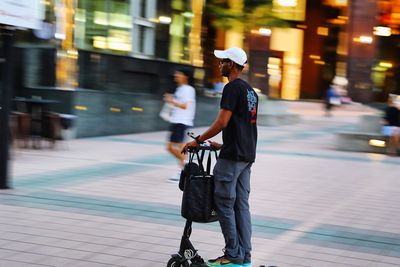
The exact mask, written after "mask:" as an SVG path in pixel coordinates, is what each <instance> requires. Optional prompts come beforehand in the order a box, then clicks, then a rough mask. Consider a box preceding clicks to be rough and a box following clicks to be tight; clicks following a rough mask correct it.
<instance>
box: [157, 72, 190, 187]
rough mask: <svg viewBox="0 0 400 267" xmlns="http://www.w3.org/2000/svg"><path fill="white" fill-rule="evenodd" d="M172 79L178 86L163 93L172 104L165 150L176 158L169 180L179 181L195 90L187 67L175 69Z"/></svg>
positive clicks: (165, 98)
mask: <svg viewBox="0 0 400 267" xmlns="http://www.w3.org/2000/svg"><path fill="white" fill-rule="evenodd" d="M174 80H175V82H176V83H177V85H178V87H177V88H176V90H175V93H174V94H173V95H172V94H165V95H164V101H165V102H166V103H169V104H170V105H171V106H172V110H171V116H170V126H169V131H170V136H169V141H168V143H167V150H168V151H169V152H170V153H171V154H172V155H173V156H174V157H175V158H177V159H178V162H179V172H178V173H176V174H175V176H173V177H171V178H170V179H169V181H171V182H179V177H180V171H181V170H182V168H183V166H184V161H185V155H183V154H182V153H181V151H182V148H183V147H184V142H185V136H186V135H185V133H186V132H187V129H188V128H189V127H192V126H193V120H194V116H195V112H196V91H195V89H194V88H193V87H192V86H191V85H190V83H191V81H192V72H191V71H190V70H188V69H178V70H176V71H175V74H174Z"/></svg>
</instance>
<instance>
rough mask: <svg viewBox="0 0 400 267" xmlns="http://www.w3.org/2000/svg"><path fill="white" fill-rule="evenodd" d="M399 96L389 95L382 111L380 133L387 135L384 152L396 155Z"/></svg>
mask: <svg viewBox="0 0 400 267" xmlns="http://www.w3.org/2000/svg"><path fill="white" fill-rule="evenodd" d="M399 102H400V97H399V96H397V95H392V94H391V95H389V99H388V106H387V107H386V109H385V113H384V117H383V118H384V126H383V127H382V134H383V135H385V136H387V137H388V142H387V144H386V153H387V154H388V155H391V156H396V155H397V150H398V149H399V148H400V110H399Z"/></svg>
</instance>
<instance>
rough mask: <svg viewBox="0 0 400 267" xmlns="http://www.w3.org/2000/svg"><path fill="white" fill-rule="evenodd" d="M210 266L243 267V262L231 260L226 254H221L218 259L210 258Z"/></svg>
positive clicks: (208, 263)
mask: <svg viewBox="0 0 400 267" xmlns="http://www.w3.org/2000/svg"><path fill="white" fill-rule="evenodd" d="M207 265H208V266H229V267H242V266H243V265H242V264H238V263H234V262H231V261H230V260H229V259H227V258H226V256H225V255H224V256H221V257H218V258H216V259H212V260H208V262H207Z"/></svg>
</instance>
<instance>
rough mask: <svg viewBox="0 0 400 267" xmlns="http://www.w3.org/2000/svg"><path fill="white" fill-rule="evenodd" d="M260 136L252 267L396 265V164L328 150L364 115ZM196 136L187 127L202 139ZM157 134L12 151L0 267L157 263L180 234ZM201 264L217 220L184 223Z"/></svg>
mask: <svg viewBox="0 0 400 267" xmlns="http://www.w3.org/2000/svg"><path fill="white" fill-rule="evenodd" d="M290 110H291V111H292V112H297V113H300V114H301V115H302V118H303V121H302V122H301V123H299V124H296V125H292V126H280V127H259V145H258V154H257V162H256V164H255V165H254V167H253V172H252V194H251V207H252V216H253V262H254V266H259V265H262V264H263V265H265V266H272V265H273V266H279V267H286V266H313V267H324V266H363V267H364V266H371V267H372V266H382V267H384V266H399V265H400V225H399V221H400V207H399V205H398V203H400V180H399V177H400V176H399V171H400V165H399V164H400V159H399V158H393V157H387V156H385V155H376V154H363V153H349V152H340V151H335V150H333V142H334V140H335V137H334V132H335V131H339V130H346V129H350V128H351V127H352V126H353V124H354V122H356V121H357V119H358V117H359V116H360V115H362V114H369V113H371V112H372V111H371V110H369V109H367V108H364V107H360V106H356V107H353V106H351V107H346V108H343V109H341V110H337V111H336V112H335V115H334V117H330V118H327V117H324V116H322V110H321V106H320V105H319V104H312V103H301V102H293V103H290ZM202 130H203V129H195V132H197V133H200V132H201V131H202ZM165 137H166V132H152V133H145V134H133V135H124V136H107V137H98V138H87V139H77V140H70V141H68V143H62V144H61V143H60V144H59V145H58V147H57V148H56V149H53V150H49V149H43V150H17V151H15V153H14V160H13V161H12V185H13V187H14V189H11V190H3V191H0V266H1V267H12V266H18V267H22V266H68V267H79V266H82V267H92V266H93V267H94V266H96V267H98V266H127V267H128V266H129V267H131V266H132V267H162V266H166V263H167V261H168V260H169V258H170V254H173V253H176V252H177V250H178V247H179V242H180V237H181V235H182V230H183V227H184V223H185V221H184V219H183V218H182V217H181V216H180V201H181V195H182V193H181V192H180V191H179V189H178V187H177V185H176V184H173V183H168V182H167V181H166V180H167V178H168V177H170V176H173V175H174V174H176V171H177V169H176V167H175V166H176V163H175V161H174V160H173V159H172V157H171V156H170V155H169V154H168V153H167V152H166V151H165V149H164V142H165ZM191 240H192V242H193V243H194V245H195V247H196V248H197V249H199V253H200V255H201V256H203V257H204V258H205V259H208V258H211V257H216V256H220V254H221V253H222V252H221V248H222V247H223V238H222V235H221V233H220V229H219V226H218V225H217V224H216V223H211V224H194V226H193V233H192V238H191Z"/></svg>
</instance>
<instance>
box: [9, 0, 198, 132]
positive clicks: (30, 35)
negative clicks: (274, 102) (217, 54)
mask: <svg viewBox="0 0 400 267" xmlns="http://www.w3.org/2000/svg"><path fill="white" fill-rule="evenodd" d="M44 3H45V7H46V19H45V21H44V22H43V27H42V29H41V30H36V31H25V32H19V33H18V42H17V45H16V50H17V53H16V54H17V62H16V64H15V66H16V71H15V72H14V73H15V74H16V77H15V80H16V81H17V83H16V84H15V91H14V94H15V96H27V97H31V96H38V97H43V98H50V99H56V100H59V101H60V102H61V104H59V105H54V109H55V110H56V111H57V112H61V113H73V114H76V115H78V118H79V119H78V121H77V129H78V133H77V136H80V137H83V136H93V135H105V134H117V133H119V134H122V133H130V132H138V131H146V130H157V129H165V128H166V123H165V122H164V123H163V122H162V121H161V120H160V118H159V117H158V112H159V108H160V105H161V102H162V95H163V94H164V93H165V92H172V91H173V90H174V89H175V86H176V85H175V83H174V81H173V77H172V74H173V73H174V71H175V70H176V69H177V68H180V67H185V68H189V69H192V70H193V73H194V78H195V85H196V88H198V89H199V90H201V89H202V88H203V87H204V86H203V83H204V78H205V70H204V68H203V55H202V49H201V30H202V12H203V9H204V1H201V0H193V1H185V0H166V1H158V0H96V1H93V0H77V1H75V0H46V1H45V2H44ZM200 121H201V118H200ZM143 122H146V123H143Z"/></svg>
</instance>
